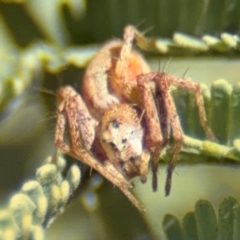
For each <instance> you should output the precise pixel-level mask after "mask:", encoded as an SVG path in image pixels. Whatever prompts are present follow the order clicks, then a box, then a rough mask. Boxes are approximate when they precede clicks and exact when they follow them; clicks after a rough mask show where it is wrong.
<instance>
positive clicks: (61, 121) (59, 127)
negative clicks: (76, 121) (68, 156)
mask: <svg viewBox="0 0 240 240" xmlns="http://www.w3.org/2000/svg"><path fill="white" fill-rule="evenodd" d="M65 125H66V115H65V114H64V113H61V112H59V113H58V114H57V123H56V130H55V145H56V147H57V148H58V149H59V150H60V151H62V152H65V153H67V152H69V151H70V147H69V146H68V144H66V143H65V142H64V140H63V139H64V131H65Z"/></svg>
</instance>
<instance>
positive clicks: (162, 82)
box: [156, 74, 183, 196]
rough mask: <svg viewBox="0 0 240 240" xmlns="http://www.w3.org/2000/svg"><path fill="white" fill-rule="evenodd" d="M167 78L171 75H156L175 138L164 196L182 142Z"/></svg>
mask: <svg viewBox="0 0 240 240" xmlns="http://www.w3.org/2000/svg"><path fill="white" fill-rule="evenodd" d="M169 79H171V76H167V75H166V74H159V75H157V77H156V84H157V88H159V90H160V92H161V94H162V96H163V100H164V102H165V106H166V111H167V115H168V116H169V120H170V125H171V129H172V134H173V138H174V140H175V142H174V146H173V149H172V160H171V162H170V163H169V166H168V169H167V180H166V185H165V193H166V196H168V195H169V193H170V190H171V182H172V172H173V170H174V168H175V166H176V163H177V161H178V155H179V152H180V150H181V146H182V143H183V132H182V127H181V124H180V120H179V117H178V114H177V110H176V107H175V104H174V100H173V98H172V96H171V94H170V93H169V91H168V90H169V86H170V83H171V81H170V80H169Z"/></svg>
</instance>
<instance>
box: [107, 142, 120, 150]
mask: <svg viewBox="0 0 240 240" xmlns="http://www.w3.org/2000/svg"><path fill="white" fill-rule="evenodd" d="M109 145H110V146H111V148H112V150H113V151H114V152H117V151H118V149H117V147H116V144H115V143H113V142H110V143H109Z"/></svg>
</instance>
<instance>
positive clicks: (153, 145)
mask: <svg viewBox="0 0 240 240" xmlns="http://www.w3.org/2000/svg"><path fill="white" fill-rule="evenodd" d="M154 76H155V74H152V73H150V74H142V75H139V76H138V79H137V81H138V89H139V91H140V94H141V98H142V104H143V108H144V111H145V112H144V121H145V123H146V133H145V136H146V137H145V146H146V148H147V149H149V151H150V153H151V155H152V159H151V167H152V174H153V176H152V188H153V191H156V190H157V187H158V184H157V173H158V162H159V156H160V152H161V150H162V147H163V136H162V131H161V127H160V119H159V114H158V110H157V107H156V104H155V101H154V97H153V93H152V89H151V84H150V80H151V79H152V78H153V77H154Z"/></svg>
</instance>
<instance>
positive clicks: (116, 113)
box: [55, 26, 214, 210]
mask: <svg viewBox="0 0 240 240" xmlns="http://www.w3.org/2000/svg"><path fill="white" fill-rule="evenodd" d="M141 37H142V36H141V34H140V33H139V32H138V31H137V30H136V29H135V28H134V27H132V26H127V27H126V28H125V30H124V36H123V40H122V41H112V42H110V43H107V44H106V45H105V46H103V48H102V49H100V51H99V52H98V53H97V54H96V56H95V57H94V58H93V60H92V62H91V63H90V65H89V67H88V68H87V70H86V73H85V76H84V79H83V88H82V96H83V97H81V95H79V94H77V93H76V92H75V90H73V89H72V88H71V87H63V88H61V89H60V90H59V91H58V120H57V125H56V134H55V143H56V146H57V148H59V149H60V150H62V151H63V152H65V153H68V154H70V155H72V156H73V157H75V158H77V159H78V160H80V161H82V162H83V163H85V164H87V165H89V166H90V167H91V168H93V169H95V170H96V171H98V172H99V173H100V174H102V175H103V176H105V177H106V178H107V179H108V180H109V181H111V182H112V183H113V184H114V185H116V186H118V187H119V188H120V189H121V190H122V191H123V193H124V194H125V195H126V196H127V197H128V198H129V200H130V201H131V202H132V203H133V204H134V205H135V206H136V207H137V208H138V209H140V210H143V208H142V206H141V205H140V204H139V202H138V200H137V199H136V198H135V197H134V196H133V195H132V194H131V192H130V191H129V189H130V188H131V187H132V185H131V183H130V182H129V179H130V178H132V177H135V176H140V179H141V181H142V182H145V181H146V180H147V174H148V169H149V165H150V166H151V169H152V175H153V177H152V187H153V190H154V191H156V190H157V171H158V162H159V157H160V153H161V150H162V149H163V147H164V146H165V145H166V144H167V142H168V139H169V137H170V136H169V135H170V130H171V135H172V137H173V139H174V140H175V141H174V146H173V149H172V160H171V162H170V164H169V166H168V171H167V181H166V185H165V190H166V195H168V194H169V192H170V188H171V176H172V171H173V170H174V167H175V165H176V162H177V160H178V154H179V152H180V149H181V145H182V142H183V131H182V128H181V124H180V121H179V117H178V114H177V111H176V107H175V104H174V101H173V98H172V96H171V94H170V91H169V88H170V86H172V85H174V86H176V87H179V88H185V89H188V90H189V91H192V92H193V93H194V94H195V97H196V103H197V106H198V109H199V120H200V123H201V125H202V127H203V129H204V130H205V132H206V134H207V136H208V137H209V138H212V139H213V138H214V135H213V133H212V131H211V129H210V128H209V127H208V125H207V119H206V114H205V109H204V102H203V97H202V94H201V88H200V85H199V84H197V83H194V82H192V81H190V80H187V79H181V78H177V77H175V76H172V75H169V74H166V73H160V72H151V71H150V68H149V66H148V65H147V63H146V62H145V60H144V59H143V57H142V56H141V55H139V53H137V52H136V51H134V50H132V43H133V41H134V39H135V38H141ZM67 122H68V123H69V127H70V138H71V146H69V145H67V144H66V143H64V140H63V139H64V131H65V125H66V123H67Z"/></svg>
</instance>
